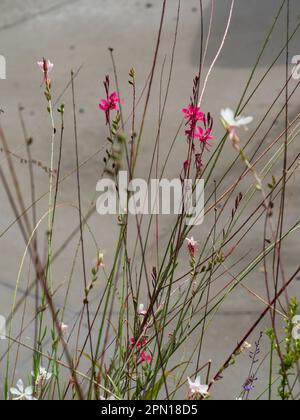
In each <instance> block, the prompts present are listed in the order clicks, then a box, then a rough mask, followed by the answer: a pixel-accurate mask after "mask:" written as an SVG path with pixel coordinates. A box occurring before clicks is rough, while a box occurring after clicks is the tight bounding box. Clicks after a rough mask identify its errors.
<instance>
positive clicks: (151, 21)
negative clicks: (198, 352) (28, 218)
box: [0, 0, 300, 399]
mask: <svg viewBox="0 0 300 420" xmlns="http://www.w3.org/2000/svg"><path fill="white" fill-rule="evenodd" d="M230 3H231V2H230V1H229V0H217V1H216V2H215V14H214V20H213V27H212V35H211V42H210V46H209V50H208V55H207V59H206V62H205V70H206V71H207V69H208V67H209V65H210V63H211V61H212V59H213V57H214V54H215V53H216V51H217V49H218V47H219V45H220V42H221V39H222V35H223V33H224V29H225V26H226V22H227V18H228V15H229V8H230ZM281 3H282V1H281V0H264V1H259V0H251V1H249V0H248V1H247V0H236V4H235V8H234V13H233V20H232V24H231V27H230V31H229V34H228V38H227V40H226V43H225V46H224V50H223V52H222V54H221V56H220V58H219V60H218V62H217V64H216V67H215V69H214V72H213V74H212V76H211V78H210V80H209V83H208V86H207V90H206V95H205V98H204V101H203V108H204V110H205V111H206V112H207V111H210V112H211V113H212V115H213V116H214V117H215V127H214V133H215V134H214V144H217V142H218V141H219V140H220V139H221V138H222V135H223V129H222V127H221V125H220V123H219V122H218V119H219V118H218V117H219V113H220V109H221V108H222V107H225V106H229V107H232V108H234V107H236V106H237V104H238V101H239V98H240V97H241V94H242V91H243V88H244V87H245V84H246V81H247V79H248V77H249V74H250V71H251V68H252V66H253V64H254V63H255V61H256V58H257V56H258V53H259V51H260V49H261V47H262V45H263V42H264V40H265V37H266V34H267V31H268V30H269V28H270V27H271V25H272V22H273V20H274V17H275V15H276V13H277V11H278V9H279V7H280V4H281ZM210 5H211V3H210V1H209V0H207V1H204V18H205V32H206V33H207V25H208V22H209V17H210ZM291 10H292V13H291V28H295V26H296V25H297V24H298V23H299V19H300V4H299V2H298V1H296V0H292V1H291ZM176 12H177V1H175V0H169V1H168V4H167V12H166V18H165V26H164V31H163V37H162V43H161V47H160V51H159V60H158V69H157V75H156V78H155V87H154V90H153V94H152V97H151V103H150V112H149V115H148V120H147V124H146V132H145V137H144V140H143V143H142V148H141V153H142V155H143V159H141V161H140V162H139V165H138V171H137V174H138V175H139V174H140V175H141V174H144V173H145V168H146V167H147V165H150V159H151V155H152V151H153V143H154V141H155V136H156V131H157V121H158V99H159V89H158V85H159V75H160V72H161V68H162V65H163V62H164V59H165V58H166V60H167V61H166V63H167V69H168V66H169V63H170V57H171V49H172V42H173V38H174V30H175V24H176ZM160 13H161V1H160V0H114V1H110V0H69V1H58V0H49V1H47V2H44V1H41V0H1V2H0V54H1V55H3V56H5V57H6V60H7V80H5V81H3V80H0V92H1V94H0V108H2V109H3V110H4V114H3V115H2V117H1V120H2V126H3V129H4V132H5V134H6V137H7V141H8V143H9V148H10V150H11V151H13V152H15V153H16V154H17V155H19V156H25V155H26V151H25V145H24V139H23V135H22V130H21V124H20V121H19V117H18V106H19V104H22V105H23V106H24V107H25V109H24V117H25V121H26V125H27V130H28V133H29V135H30V136H32V138H33V139H34V146H33V154H34V157H35V159H39V160H41V161H42V162H44V163H45V164H48V161H49V153H50V126H49V121H48V116H47V112H46V106H45V101H44V98H43V90H42V88H41V83H42V76H41V73H40V71H39V69H38V68H37V65H36V62H37V60H38V59H40V58H41V57H43V56H47V57H49V58H50V59H51V61H52V62H54V64H55V67H54V70H53V73H52V74H51V79H52V82H53V90H54V92H55V94H54V96H55V97H56V98H57V97H59V95H60V94H61V92H63V90H64V88H65V86H66V85H67V83H68V81H69V79H70V70H71V69H74V70H77V69H78V68H79V67H80V66H81V65H82V70H81V71H80V73H79V75H78V77H77V79H76V96H77V107H78V128H79V140H80V160H81V161H84V160H85V159H87V158H88V157H89V156H91V155H92V154H93V153H94V152H96V151H97V150H99V149H100V148H101V147H102V146H105V141H106V129H105V126H104V120H103V116H102V115H101V114H100V113H99V110H98V102H99V99H101V98H102V97H103V87H102V80H103V78H104V76H105V75H106V74H111V75H112V79H113V72H112V70H113V69H112V66H111V62H110V59H109V53H108V47H113V48H114V49H115V57H116V62H117V67H118V73H119V81H120V86H121V97H122V101H123V102H124V111H125V114H126V115H129V112H130V100H128V99H127V98H130V87H129V86H128V83H127V81H128V71H129V69H130V68H131V67H135V69H136V73H137V84H138V89H139V90H141V89H142V88H143V86H144V83H145V81H146V79H147V75H148V74H149V71H150V68H151V63H152V59H153V52H154V47H155V42H156V37H157V30H158V26H159V19H160ZM283 15H284V13H283ZM285 37H286V34H285V19H284V16H282V18H280V19H279V22H278V25H277V27H276V30H275V31H274V34H273V36H272V39H271V42H270V45H269V47H268V48H267V51H266V52H265V54H264V56H263V57H262V60H261V63H260V66H259V68H258V71H257V74H256V76H255V80H259V77H261V76H262V75H263V74H264V72H265V71H266V70H267V68H268V67H269V66H270V64H271V63H272V61H273V60H274V59H275V57H276V55H277V54H278V52H279V51H280V49H281V48H283V46H284V44H285ZM199 39H200V14H199V0H183V1H182V7H181V15H180V25H179V34H178V44H177V49H176V55H175V65H174V73H173V78H172V84H171V90H170V96H169V100H168V106H167V113H166V118H165V121H164V124H163V127H162V135H161V138H162V139H163V141H162V144H161V163H163V162H164V159H165V156H166V153H167V151H168V148H169V147H170V144H171V142H172V140H173V137H174V135H175V134H176V131H177V128H178V125H179V123H180V119H181V115H180V108H181V107H182V106H184V105H185V104H186V103H187V102H188V100H189V97H190V94H191V89H192V79H193V78H194V76H195V74H196V72H197V64H198V62H199ZM299 40H300V38H299V34H296V36H295V37H294V38H293V41H292V42H291V45H290V49H291V56H292V55H295V54H300V50H299ZM284 60H285V58H284V55H283V56H282V57H281V58H280V60H278V62H277V63H276V65H275V66H274V67H273V69H272V71H271V72H270V74H269V75H268V77H267V78H266V79H265V81H264V83H263V84H262V86H261V88H260V89H259V90H258V92H257V93H256V95H255V97H254V98H253V100H252V101H251V102H250V103H249V105H248V106H247V108H246V110H245V113H246V114H248V115H253V116H254V118H255V121H256V122H258V121H260V118H261V116H262V115H263V114H264V113H265V112H266V110H267V108H268V107H269V105H270V103H271V102H272V101H273V100H274V99H275V97H276V95H277V94H278V93H279V91H280V90H281V89H282V87H283V86H284V83H285V64H284ZM167 71H168V70H166V74H167ZM165 81H166V76H165ZM295 86H296V82H295V81H292V82H291V89H293V87H295ZM250 92H251V90H250ZM60 102H64V103H65V104H66V130H65V142H64V150H63V153H64V155H63V156H64V157H63V168H62V170H63V174H62V176H64V175H65V174H68V173H69V172H70V171H72V170H73V169H74V167H75V155H74V136H73V128H72V112H71V101H70V91H69V90H68V91H67V92H66V93H65V94H64V96H63V97H62V98H61V101H60ZM283 103H284V98H283V97H282V98H281V99H280V101H278V103H277V104H276V106H275V107H274V109H273V111H272V113H271V115H270V116H269V118H268V119H267V121H266V122H265V124H264V125H263V127H262V129H261V130H260V131H259V133H258V135H257V136H256V137H255V138H254V140H253V142H252V143H251V145H250V148H249V150H250V151H251V150H252V149H254V147H255V144H256V142H258V141H259V140H260V139H261V138H262V136H263V135H264V134H265V131H266V129H267V128H268V127H269V125H270V122H272V120H273V119H274V116H275V115H276V114H277V112H278V111H279V109H280V108H281V107H282V105H283ZM298 112H299V92H298V93H296V95H295V96H294V99H293V100H292V102H291V105H290V118H292V117H294V116H295V115H297V114H298ZM57 121H58V118H57ZM283 127H284V118H283V117H282V118H280V119H279V120H278V121H277V123H276V126H275V128H274V129H273V130H272V131H271V133H270V135H269V136H268V139H267V140H266V141H267V142H271V141H272V140H274V139H275V137H276V135H278V133H280V132H281V131H282V130H283ZM153 128H154V129H153ZM247 136H249V134H247ZM185 148H186V145H185V142H184V140H183V137H182V138H180V139H179V141H178V143H177V144H176V146H175V149H174V152H173V154H172V158H171V160H170V164H169V165H168V167H167V175H169V176H170V177H175V176H177V174H178V171H179V169H180V167H181V164H182V156H183V155H184V153H185ZM297 151H298V152H299V143H298V142H296V143H295V144H294V145H293V146H292V148H291V154H293V153H296V152H297ZM233 153H234V152H233V151H232V149H231V148H227V149H225V150H224V153H223V157H222V161H221V162H220V164H219V166H218V168H217V173H216V175H215V178H216V180H217V181H218V180H219V179H220V178H221V177H223V173H224V170H225V169H226V168H227V166H228V162H230V161H231V160H232V158H233ZM102 159H103V153H102V154H101V153H100V154H98V155H97V156H95V158H93V159H91V160H90V161H89V163H88V164H87V165H84V166H83V168H82V170H81V179H82V193H83V206H84V209H88V207H89V205H90V202H91V200H92V198H93V195H94V193H95V186H96V182H97V180H98V178H99V176H100V174H101V172H102V169H103V166H102ZM15 163H16V167H17V170H18V176H19V179H20V182H21V185H22V189H23V191H24V197H25V200H26V205H30V203H31V197H30V190H29V181H28V168H27V167H25V166H24V165H23V166H22V165H20V164H19V163H18V161H17V160H16V161H15ZM0 164H1V165H2V167H3V169H4V171H5V173H6V174H8V168H7V163H6V160H5V156H4V155H3V153H2V154H1V155H0ZM241 168H242V166H241V165H236V167H235V168H234V170H233V171H232V172H231V173H230V174H229V175H228V176H227V178H226V179H224V183H223V186H222V189H224V191H225V189H226V187H227V186H228V185H230V182H232V181H233V180H234V179H235V178H236V176H237V174H239V173H240V171H241ZM35 177H36V183H37V195H38V196H39V195H40V194H43V193H45V192H46V191H47V183H48V179H47V176H46V175H45V174H44V173H43V172H42V171H40V170H39V169H35ZM299 193H300V191H299V183H298V182H297V179H296V178H295V180H294V182H293V183H292V184H291V185H290V186H289V188H288V205H289V207H288V221H287V226H290V225H292V224H294V223H295V222H296V221H297V218H298V217H299V210H298V206H299ZM0 202H1V212H0V234H1V233H3V232H4V231H6V229H7V228H8V227H9V225H10V223H11V222H12V221H13V220H14V216H13V214H12V211H11V208H10V206H9V203H8V200H7V198H6V195H5V192H4V190H3V188H2V187H1V186H0ZM59 203H60V204H61V205H62V206H61V208H60V209H59V210H58V213H57V219H56V229H55V235H54V247H55V248H58V247H59V246H60V245H61V244H62V243H63V242H64V240H65V238H66V237H68V235H69V234H70V233H71V232H72V231H73V229H74V228H75V227H76V224H77V214H76V211H75V210H74V208H73V207H72V204H75V203H76V187H75V177H70V178H69V179H68V180H67V181H65V182H64V183H63V184H62V185H61V190H60V195H59ZM46 208H47V199H45V200H41V202H40V203H39V206H38V211H39V215H40V217H41V216H42V215H43V214H44V212H45V210H46ZM172 222H173V220H172V218H167V219H166V220H165V219H164V223H163V224H162V242H163V239H164V236H165V235H166V234H168V232H169V231H170V226H171V224H172ZM90 227H91V229H92V230H93V232H94V234H95V236H96V238H97V241H98V242H99V246H100V247H101V249H103V250H104V252H105V255H106V264H107V266H108V267H109V264H110V262H111V258H112V250H114V248H115V241H116V237H117V233H118V227H117V226H116V223H115V220H112V219H106V218H104V220H103V219H101V218H100V217H99V216H96V215H95V216H93V217H92V218H91V220H90ZM261 229H262V226H261V224H258V225H257V228H256V229H254V230H253V231H252V232H251V234H250V235H249V236H248V238H247V240H246V241H245V242H244V243H242V245H241V247H240V248H239V249H237V250H236V252H235V254H234V256H233V259H232V261H231V263H233V262H234V261H238V260H239V259H240V258H241V257H243V256H245V254H247V258H250V257H251V256H252V257H253V256H254V255H257V254H258V253H259V252H260V251H261V250H262V246H263V244H262V238H261ZM46 230H47V226H46V223H45V224H43V225H42V227H41V229H40V233H39V243H40V246H41V248H42V249H43V245H44V244H45V232H46ZM205 233H206V227H205V226H203V227H201V228H198V229H197V230H196V232H195V237H196V238H197V239H198V240H199V241H200V242H201V241H202V240H203V241H204V239H205ZM258 235H259V236H258ZM258 238H259V242H258ZM89 239H90V237H89V236H88V235H87V243H88V245H87V255H88V261H89V263H90V264H92V261H93V259H94V258H95V247H94V246H93V243H92V241H91V240H89ZM77 242H78V238H76V239H75V240H74V241H72V242H71V244H70V245H69V246H68V247H67V248H66V249H65V251H64V252H63V253H62V254H61V255H60V257H59V258H58V259H57V260H56V262H55V267H54V278H55V282H56V285H57V286H59V285H61V284H62V285H63V286H62V288H61V289H60V290H59V291H58V293H57V296H56V300H55V303H56V305H57V307H58V308H60V307H61V306H62V305H63V301H64V292H65V286H66V284H65V283H66V281H67V279H68V276H69V273H70V270H71V264H72V259H73V257H74V252H75V249H76V246H77ZM299 245H300V243H299V234H294V235H293V236H291V238H290V239H289V242H288V247H287V248H286V249H285V250H284V251H285V252H284V261H285V264H286V267H287V273H292V272H293V271H294V270H295V268H296V266H298V264H299V252H298V250H299ZM23 252H24V243H23V240H22V238H21V235H20V233H19V230H18V227H17V225H14V226H13V227H12V228H10V229H9V230H8V231H7V232H6V233H5V234H4V235H1V236H0V267H1V272H0V285H1V291H0V313H1V314H6V313H9V311H10V308H11V305H12V299H13V290H14V287H15V281H16V277H17V272H18V268H19V264H20V261H21V258H22V255H23ZM153 254H154V252H153ZM153 259H154V255H153ZM181 264H182V267H183V268H182V272H185V271H186V269H187V267H188V265H187V264H188V262H187V261H186V256H185V255H182V256H181ZM245 264H246V263H245V262H243V263H242V264H241V265H238V266H237V267H236V268H235V270H236V272H237V273H238V272H239V268H241V267H244V266H245ZM149 266H150V267H151V256H150V260H149ZM76 267H77V268H78V270H77V271H76V274H75V276H74V279H73V283H72V289H71V294H70V300H69V305H68V311H67V314H66V318H67V319H66V322H68V323H70V324H71V323H72V320H74V319H75V317H76V314H77V313H78V308H80V305H81V301H82V279H81V275H80V274H77V273H80V262H78V264H77V266H76ZM235 270H233V271H234V273H233V275H235V274H236V273H235ZM27 274H28V273H24V277H22V282H21V285H20V293H19V294H18V297H20V296H21V295H22V290H23V291H24V290H25V289H26V284H27V276H26V275H27ZM31 277H32V275H31ZM230 279H231V277H230V275H228V276H224V278H221V279H220V280H219V281H218V282H217V283H218V284H217V290H219V289H220V288H221V287H222V285H224V284H225V283H226V281H228V280H230ZM245 284H246V285H247V286H249V287H250V288H251V290H252V291H253V292H255V293H258V294H260V295H262V296H264V275H263V274H262V273H261V272H260V271H259V269H258V270H257V272H255V273H254V274H253V275H251V276H249V278H247V279H246V282H245ZM95 293H96V294H95V298H94V302H95V304H96V303H97V301H98V297H99V295H100V294H101V288H99V290H97V291H96V292H95ZM291 295H297V296H298V297H300V293H299V284H296V285H295V286H294V288H293V290H292V292H291ZM29 299H30V303H31V304H30V305H28V307H27V311H28V312H29V315H28V317H29V319H30V312H31V314H32V313H33V310H34V305H33V297H30V298H29ZM262 309H264V305H263V303H261V302H260V301H258V300H257V298H255V297H254V296H253V295H251V294H249V293H248V292H247V291H245V289H243V288H238V289H236V291H235V292H234V293H233V294H232V295H231V296H230V297H229V298H228V299H227V301H226V302H225V303H224V304H223V306H222V308H221V310H220V312H219V313H218V315H217V316H216V319H215V320H214V323H213V324H212V327H211V328H210V330H209V333H208V335H207V342H206V345H205V349H204V355H203V360H202V361H203V363H205V362H206V361H207V360H208V359H211V360H212V362H213V368H212V369H213V371H214V370H216V369H218V368H219V367H220V364H221V363H222V362H224V361H225V359H226V358H227V356H228V355H229V353H230V351H232V350H233V348H234V346H235V345H236V343H237V341H238V340H239V339H240V337H241V335H242V334H243V333H244V332H245V331H246V330H247V327H248V328H249V327H250V326H251V323H253V321H254V320H255V319H256V318H257V317H258V315H259V314H260V312H261V311H262ZM116 311H117V308H116ZM269 324H270V322H269V319H266V320H265V323H264V324H262V325H261V330H265V329H266V327H267V326H268V325H269ZM259 332H260V329H259V330H258V331H256V333H255V335H253V336H252V337H251V340H252V343H254V341H255V340H256V339H257V338H258V335H259ZM25 337H26V340H27V342H28V343H32V329H29V330H28V332H26V334H25ZM197 339H198V337H195V342H196V341H197ZM263 345H264V349H266V348H267V347H266V346H267V342H266V340H265V342H264V343H263ZM2 350H3V351H4V350H5V343H4V342H0V352H1V353H2ZM249 363H250V361H249V360H248V358H247V357H246V356H242V357H241V360H240V361H239V363H238V367H237V368H236V369H230V370H228V372H226V375H225V378H224V380H225V385H224V382H223V383H222V382H221V383H220V384H217V386H216V388H215V394H214V397H215V398H221V399H234V398H235V397H237V396H238V395H239V393H240V391H241V386H242V385H243V383H244V381H245V379H246V377H247V375H248V371H249ZM25 367H26V369H25ZM27 367H28V368H27ZM24 370H26V371H29V370H30V358H29V355H28V354H27V355H26V353H25V354H23V356H21V358H20V363H19V364H18V366H17V375H19V376H22V375H24ZM191 371H192V367H191ZM267 372H268V366H264V368H263V371H262V372H261V374H260V375H261V376H260V377H259V380H258V382H257V384H256V390H255V395H259V393H260V392H261V391H262V390H263V389H264V386H265V384H266V377H267ZM24 379H25V378H24Z"/></svg>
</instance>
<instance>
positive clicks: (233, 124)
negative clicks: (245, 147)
mask: <svg viewBox="0 0 300 420" xmlns="http://www.w3.org/2000/svg"><path fill="white" fill-rule="evenodd" d="M221 119H222V122H223V123H224V125H225V127H226V128H227V130H229V131H231V130H234V129H236V128H239V127H242V126H245V127H247V125H249V124H251V123H252V121H253V117H242V116H238V117H236V116H235V113H234V111H233V110H232V109H230V108H225V109H222V110H221Z"/></svg>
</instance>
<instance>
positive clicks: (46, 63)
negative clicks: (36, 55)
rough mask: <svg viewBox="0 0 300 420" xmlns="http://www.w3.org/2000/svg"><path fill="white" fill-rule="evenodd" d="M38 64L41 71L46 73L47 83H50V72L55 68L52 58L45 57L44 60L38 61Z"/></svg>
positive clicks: (45, 79)
mask: <svg viewBox="0 0 300 420" xmlns="http://www.w3.org/2000/svg"><path fill="white" fill-rule="evenodd" d="M37 65H38V66H39V68H40V69H41V71H42V72H43V73H44V81H45V82H46V83H50V79H49V73H50V72H51V71H52V70H53V67H54V64H53V63H51V61H50V60H47V59H46V58H43V60H41V61H38V62H37Z"/></svg>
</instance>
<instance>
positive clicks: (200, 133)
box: [194, 127, 212, 145]
mask: <svg viewBox="0 0 300 420" xmlns="http://www.w3.org/2000/svg"><path fill="white" fill-rule="evenodd" d="M194 136H195V137H196V138H198V139H199V140H200V142H201V143H203V144H205V145H206V144H207V142H208V140H211V139H212V136H211V129H210V128H208V129H206V130H203V128H202V127H197V128H196V130H195V134H194Z"/></svg>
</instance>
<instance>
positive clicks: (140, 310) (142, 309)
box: [137, 303, 147, 316]
mask: <svg viewBox="0 0 300 420" xmlns="http://www.w3.org/2000/svg"><path fill="white" fill-rule="evenodd" d="M137 313H138V315H142V316H145V315H146V314H147V311H146V309H145V305H144V304H143V303H141V304H140V305H139V307H138V311H137Z"/></svg>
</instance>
